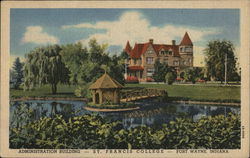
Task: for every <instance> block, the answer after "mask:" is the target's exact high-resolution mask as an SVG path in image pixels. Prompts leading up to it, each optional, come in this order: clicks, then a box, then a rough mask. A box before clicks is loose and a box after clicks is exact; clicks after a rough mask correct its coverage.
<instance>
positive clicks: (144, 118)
mask: <svg viewBox="0 0 250 158" xmlns="http://www.w3.org/2000/svg"><path fill="white" fill-rule="evenodd" d="M135 104H138V106H142V105H143V107H142V108H141V109H140V110H137V111H130V112H113V113H99V114H100V115H102V116H103V117H105V118H107V119H108V120H111V121H113V120H114V121H116V120H119V121H121V122H122V123H123V125H124V127H125V128H131V127H136V126H140V125H147V126H159V125H162V124H163V123H168V122H169V121H171V120H175V119H176V118H180V117H185V118H190V119H192V120H193V121H196V120H198V119H200V118H201V117H204V116H215V115H221V114H222V115H224V116H227V115H228V113H230V112H231V113H236V114H240V107H232V106H219V105H197V104H184V103H182V104H181V103H159V102H155V101H150V100H146V101H140V102H136V103H135ZM84 106H86V103H84V102H83V101H66V100H64V101H58V100H56V101H52V100H46V101H45V100H29V101H12V102H11V105H10V126H11V127H14V126H20V125H22V124H25V123H27V122H32V121H34V120H38V119H40V118H41V117H54V116H55V115H56V114H59V115H62V116H63V117H64V118H65V119H66V120H67V119H68V118H70V117H73V116H80V115H84V114H90V113H94V112H90V111H87V110H85V109H84Z"/></svg>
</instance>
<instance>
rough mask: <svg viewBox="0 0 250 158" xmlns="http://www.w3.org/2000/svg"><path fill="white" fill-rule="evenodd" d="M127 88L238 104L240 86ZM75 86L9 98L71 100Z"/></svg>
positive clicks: (15, 93) (13, 93)
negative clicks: (149, 89) (163, 91)
mask: <svg viewBox="0 0 250 158" xmlns="http://www.w3.org/2000/svg"><path fill="white" fill-rule="evenodd" d="M126 87H127V88H136V87H138V88H139V87H140V88H142V87H145V88H159V89H166V90H167V92H168V95H169V96H170V97H171V98H172V99H174V100H197V101H218V102H240V86H206V85H165V84H126ZM75 88H76V86H69V85H58V87H57V89H58V90H57V94H52V93H51V87H50V86H49V85H44V86H42V87H41V88H37V89H35V90H33V91H23V90H14V89H11V90H10V96H11V98H21V97H56V98H73V97H76V96H75V95H74V90H75Z"/></svg>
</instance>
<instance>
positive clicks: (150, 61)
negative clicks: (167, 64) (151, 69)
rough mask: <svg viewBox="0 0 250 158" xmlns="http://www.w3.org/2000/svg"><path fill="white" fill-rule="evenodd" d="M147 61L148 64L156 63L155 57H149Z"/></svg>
mask: <svg viewBox="0 0 250 158" xmlns="http://www.w3.org/2000/svg"><path fill="white" fill-rule="evenodd" d="M146 62H147V64H154V58H153V57H147V58H146Z"/></svg>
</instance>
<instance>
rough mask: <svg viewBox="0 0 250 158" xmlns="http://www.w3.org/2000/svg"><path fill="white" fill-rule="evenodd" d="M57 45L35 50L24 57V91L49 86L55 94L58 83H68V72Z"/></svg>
mask: <svg viewBox="0 0 250 158" xmlns="http://www.w3.org/2000/svg"><path fill="white" fill-rule="evenodd" d="M60 51H61V48H60V47H59V46H58V45H52V46H47V47H40V48H35V49H34V50H32V51H31V52H30V53H29V54H27V55H26V56H25V58H26V61H25V65H24V89H25V90H31V89H34V88H35V87H36V86H39V87H40V86H41V85H43V84H50V85H51V90H52V93H53V94H55V93H56V92H57V85H58V83H68V82H69V71H68V69H67V68H66V67H65V64H64V63H63V62H62V59H61V58H62V57H61V55H60Z"/></svg>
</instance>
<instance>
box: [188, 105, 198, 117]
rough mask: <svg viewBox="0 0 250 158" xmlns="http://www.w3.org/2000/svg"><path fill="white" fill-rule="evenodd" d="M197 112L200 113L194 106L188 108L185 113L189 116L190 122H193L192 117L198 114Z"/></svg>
mask: <svg viewBox="0 0 250 158" xmlns="http://www.w3.org/2000/svg"><path fill="white" fill-rule="evenodd" d="M199 112H200V109H199V107H194V106H190V107H188V110H187V113H188V115H190V116H191V118H192V120H194V116H195V115H197V114H199Z"/></svg>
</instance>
